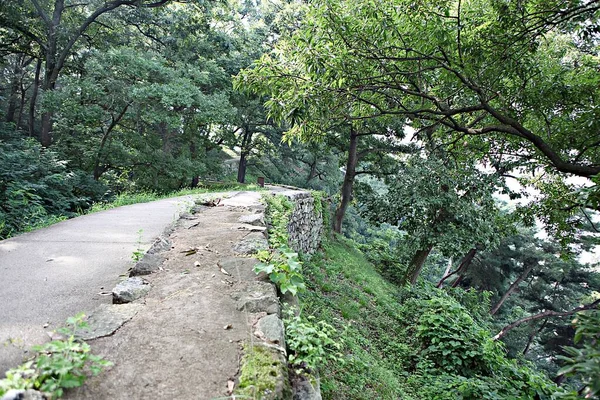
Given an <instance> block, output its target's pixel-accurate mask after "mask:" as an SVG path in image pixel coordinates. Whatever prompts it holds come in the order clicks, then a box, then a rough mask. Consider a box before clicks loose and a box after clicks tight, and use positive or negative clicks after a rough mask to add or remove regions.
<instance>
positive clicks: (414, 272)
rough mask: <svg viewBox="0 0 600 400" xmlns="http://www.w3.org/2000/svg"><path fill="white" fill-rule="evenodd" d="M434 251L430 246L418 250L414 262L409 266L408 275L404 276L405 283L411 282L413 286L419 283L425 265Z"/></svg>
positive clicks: (411, 261)
mask: <svg viewBox="0 0 600 400" xmlns="http://www.w3.org/2000/svg"><path fill="white" fill-rule="evenodd" d="M432 249H433V246H429V247H427V248H426V249H423V250H417V252H416V253H415V255H414V256H413V258H412V260H410V264H409V265H408V269H407V270H406V274H405V275H404V276H405V278H404V281H405V282H410V284H411V285H414V284H415V283H417V279H418V278H419V274H420V273H421V270H422V269H423V265H425V261H426V260H427V257H429V253H431V250H432Z"/></svg>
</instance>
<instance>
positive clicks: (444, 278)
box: [436, 257, 452, 288]
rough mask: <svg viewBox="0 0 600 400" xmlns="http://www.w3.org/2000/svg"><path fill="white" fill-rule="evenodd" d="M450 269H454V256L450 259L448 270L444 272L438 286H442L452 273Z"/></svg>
mask: <svg viewBox="0 0 600 400" xmlns="http://www.w3.org/2000/svg"><path fill="white" fill-rule="evenodd" d="M450 269H452V257H450V258H449V259H448V265H446V270H445V271H444V273H443V274H442V278H441V279H440V281H439V282H438V284H437V286H436V287H438V288H440V287H442V283H444V281H445V280H446V278H447V277H448V276H449V274H450Z"/></svg>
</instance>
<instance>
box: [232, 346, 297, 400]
mask: <svg viewBox="0 0 600 400" xmlns="http://www.w3.org/2000/svg"><path fill="white" fill-rule="evenodd" d="M235 394H236V396H240V397H243V398H251V399H257V400H284V399H291V398H292V394H291V391H290V388H289V379H288V375H287V363H286V362H285V359H284V358H283V356H282V355H281V354H280V353H279V352H278V351H277V350H275V349H270V348H268V347H265V346H260V345H246V346H245V347H244V356H243V358H242V367H241V374H240V378H239V384H238V387H237V389H236V390H235Z"/></svg>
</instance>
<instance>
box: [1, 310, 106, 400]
mask: <svg viewBox="0 0 600 400" xmlns="http://www.w3.org/2000/svg"><path fill="white" fill-rule="evenodd" d="M83 318H84V315H83V314H78V315H77V316H75V317H71V318H69V319H68V320H67V326H66V327H65V328H61V329H59V330H58V331H59V332H60V333H61V334H62V335H65V337H66V339H64V340H53V341H51V342H49V343H46V344H44V345H41V346H34V347H33V351H35V355H34V357H33V359H32V360H31V361H28V362H26V363H25V364H23V365H21V366H20V367H18V368H15V369H11V370H9V371H7V372H6V378H5V379H3V380H0V396H2V395H3V394H5V393H6V392H7V391H9V390H11V389H36V390H39V391H42V392H45V393H47V394H49V395H50V396H52V398H58V397H61V396H62V395H63V392H64V389H71V388H75V387H79V386H81V385H83V383H84V382H85V380H86V378H87V376H88V375H90V374H91V375H93V376H96V375H98V374H99V373H100V372H101V371H102V369H103V368H106V367H108V366H110V365H112V363H111V362H109V361H106V360H104V359H102V358H101V357H99V356H95V355H93V354H91V353H90V346H89V345H88V344H87V343H85V342H82V341H80V340H78V339H76V338H75V334H76V332H77V331H78V330H80V329H83V328H86V327H87V323H86V322H85V321H84V319H83Z"/></svg>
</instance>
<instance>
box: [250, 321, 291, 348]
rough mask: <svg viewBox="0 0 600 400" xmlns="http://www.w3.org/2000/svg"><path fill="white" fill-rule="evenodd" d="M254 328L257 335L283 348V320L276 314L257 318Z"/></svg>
mask: <svg viewBox="0 0 600 400" xmlns="http://www.w3.org/2000/svg"><path fill="white" fill-rule="evenodd" d="M256 329H257V331H258V332H257V331H255V334H256V335H257V336H259V337H261V338H264V339H266V340H267V341H268V342H271V343H274V344H278V345H279V346H281V347H283V348H285V328H284V326H283V321H282V320H281V318H279V317H278V316H277V314H270V315H267V316H265V317H262V318H261V319H259V320H258V322H257V323H256Z"/></svg>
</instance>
